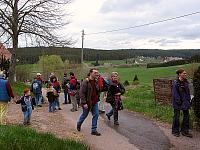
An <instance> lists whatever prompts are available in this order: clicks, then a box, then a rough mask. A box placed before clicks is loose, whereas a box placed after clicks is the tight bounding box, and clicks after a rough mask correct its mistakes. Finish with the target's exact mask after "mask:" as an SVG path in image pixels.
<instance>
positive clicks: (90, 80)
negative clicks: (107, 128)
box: [0, 68, 192, 137]
mask: <svg viewBox="0 0 200 150" xmlns="http://www.w3.org/2000/svg"><path fill="white" fill-rule="evenodd" d="M176 74H177V79H176V80H174V81H173V87H172V104H173V108H174V116H173V124H172V134H173V135H174V136H176V137H179V136H180V133H181V134H182V135H183V136H187V137H192V134H191V133H190V132H189V109H190V107H191V98H190V91H189V82H188V81H187V73H186V71H185V70H184V69H179V70H177V71H176ZM69 75H70V78H69V79H68V78H67V74H66V73H65V74H64V79H63V82H62V88H63V90H64V98H65V100H64V104H68V103H72V109H71V111H72V112H74V111H77V110H78V109H77V107H78V106H80V107H82V113H81V115H80V117H79V119H78V121H77V130H78V131H81V126H82V124H83V122H84V120H85V119H86V118H87V116H88V114H89V112H90V111H91V113H92V126H91V134H92V135H96V136H100V135H101V134H100V133H99V132H98V131H97V122H98V117H99V112H101V111H99V101H100V99H102V97H103V98H105V101H106V102H108V103H110V105H111V107H112V109H111V110H110V111H109V112H108V113H106V117H107V119H108V120H110V119H111V117H112V116H114V117H113V118H114V125H119V122H118V111H119V110H122V109H123V104H122V99H121V95H122V94H124V92H125V88H124V86H123V85H122V84H121V83H120V82H119V78H118V77H119V76H118V73H117V72H112V73H111V78H110V80H109V84H107V85H108V86H105V85H106V80H102V78H101V75H100V74H99V72H98V70H97V69H95V68H93V69H90V71H89V73H88V75H87V77H86V78H85V79H84V80H82V81H81V83H80V87H78V86H79V84H78V81H77V79H76V77H75V75H74V73H73V72H70V74H69ZM102 83H103V84H102ZM105 88H106V90H105ZM105 91H106V92H105ZM30 92H33V94H34V97H33V98H31V96H30ZM60 92H61V85H60V83H59V82H58V79H57V77H56V76H55V75H54V74H51V75H50V77H49V83H48V89H47V95H46V96H47V98H48V101H49V112H54V111H55V109H56V107H57V109H58V110H61V108H60V102H59V94H60ZM101 94H103V96H100V95H101ZM77 95H78V96H77ZM77 97H79V100H80V101H79V100H78V101H77ZM11 98H14V94H13V91H12V88H11V85H10V83H9V81H8V80H6V79H5V76H4V74H3V73H2V72H0V113H1V115H0V124H6V111H7V104H8V102H9V101H10V99H11ZM15 102H16V103H20V104H21V109H22V112H23V114H24V124H25V125H29V124H30V118H31V113H32V109H34V107H33V106H34V105H36V106H38V107H42V79H41V74H40V73H37V76H36V78H35V79H34V81H33V82H32V84H31V87H30V89H24V93H23V96H22V97H21V98H20V99H19V100H15ZM77 103H79V105H78V104H77ZM103 111H105V110H103ZM181 111H183V121H182V124H181V126H180V113H181Z"/></svg>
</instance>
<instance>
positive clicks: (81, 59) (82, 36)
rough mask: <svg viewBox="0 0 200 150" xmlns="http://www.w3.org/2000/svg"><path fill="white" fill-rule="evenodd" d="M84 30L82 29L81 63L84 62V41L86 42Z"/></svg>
mask: <svg viewBox="0 0 200 150" xmlns="http://www.w3.org/2000/svg"><path fill="white" fill-rule="evenodd" d="M84 35H85V34H84V30H83V31H82V36H81V37H82V49H81V63H82V64H83V42H84Z"/></svg>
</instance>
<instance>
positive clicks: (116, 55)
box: [10, 47, 200, 63]
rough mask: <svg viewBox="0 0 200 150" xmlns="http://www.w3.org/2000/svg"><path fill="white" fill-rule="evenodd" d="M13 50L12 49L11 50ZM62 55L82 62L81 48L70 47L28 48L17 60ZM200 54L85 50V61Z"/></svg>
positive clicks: (32, 60)
mask: <svg viewBox="0 0 200 150" xmlns="http://www.w3.org/2000/svg"><path fill="white" fill-rule="evenodd" d="M10 50H11V49H10ZM53 54H55V55H60V56H61V58H62V59H63V60H66V59H68V60H70V61H72V62H76V63H79V62H80V60H81V48H70V47H26V48H19V49H18V50H17V59H18V60H19V63H35V62H37V61H38V60H39V56H41V55H53ZM197 54H200V49H173V50H172V49H171V50H161V49H117V50H98V49H89V48H85V49H84V60H87V61H94V60H96V58H97V57H99V60H120V59H126V58H133V57H136V56H145V57H158V56H161V57H166V56H172V57H183V58H190V57H192V56H194V55H197Z"/></svg>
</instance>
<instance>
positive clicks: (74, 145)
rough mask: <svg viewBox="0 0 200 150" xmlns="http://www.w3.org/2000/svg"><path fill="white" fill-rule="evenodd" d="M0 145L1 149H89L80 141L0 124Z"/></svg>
mask: <svg viewBox="0 0 200 150" xmlns="http://www.w3.org/2000/svg"><path fill="white" fill-rule="evenodd" d="M0 147H1V148H0V149H1V150H89V147H88V146H86V145H84V144H82V143H78V142H75V141H72V140H64V139H58V138H56V137H55V136H54V135H52V134H48V133H46V134H44V133H37V132H36V131H35V130H33V129H29V128H23V127H19V126H0Z"/></svg>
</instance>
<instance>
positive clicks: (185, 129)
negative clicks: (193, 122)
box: [172, 109, 190, 134]
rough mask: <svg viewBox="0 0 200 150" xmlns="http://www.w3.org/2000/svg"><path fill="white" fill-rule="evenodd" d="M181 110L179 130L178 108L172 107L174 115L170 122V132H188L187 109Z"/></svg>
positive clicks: (188, 117) (188, 116)
mask: <svg viewBox="0 0 200 150" xmlns="http://www.w3.org/2000/svg"><path fill="white" fill-rule="evenodd" d="M182 111H183V121H182V124H181V130H180V129H179V126H180V110H178V109H174V117H173V124H172V133H173V134H176V133H180V131H181V132H186V133H188V132H189V119H190V115H189V110H182Z"/></svg>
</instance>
